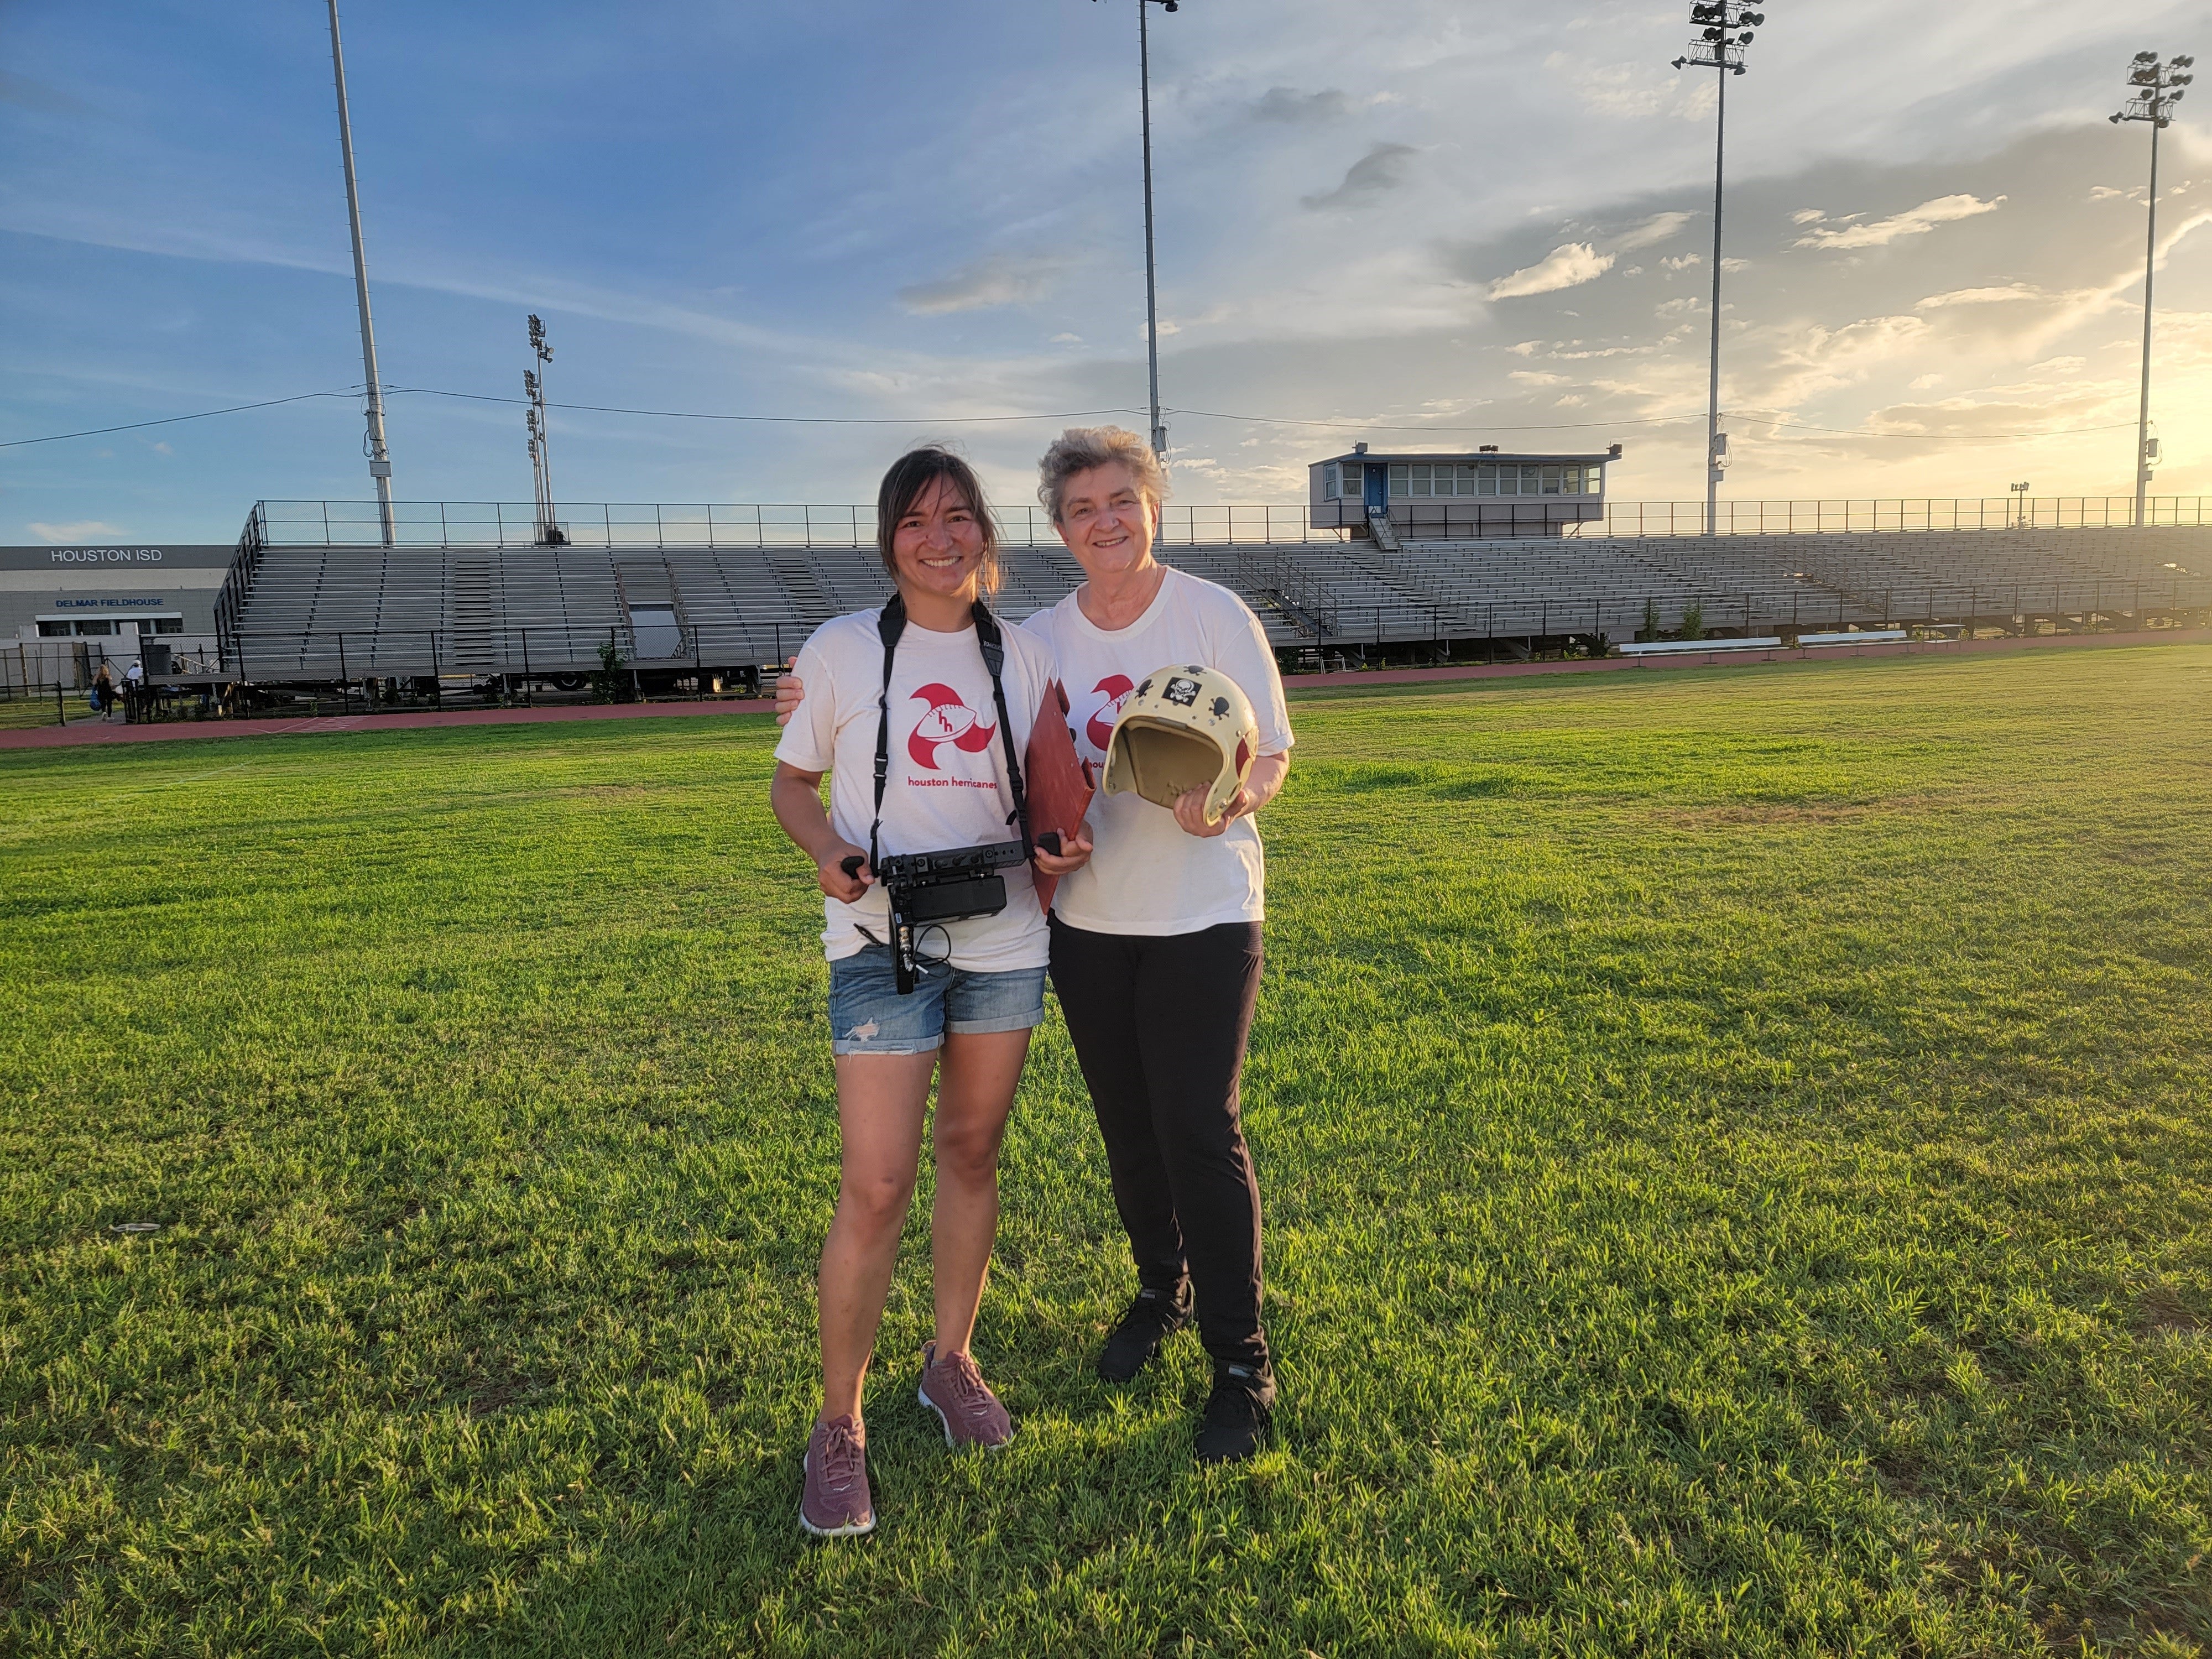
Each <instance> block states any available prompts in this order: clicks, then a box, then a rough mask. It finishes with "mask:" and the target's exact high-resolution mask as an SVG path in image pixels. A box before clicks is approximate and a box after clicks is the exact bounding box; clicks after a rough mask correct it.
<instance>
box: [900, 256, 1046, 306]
mask: <svg viewBox="0 0 2212 1659" xmlns="http://www.w3.org/2000/svg"><path fill="white" fill-rule="evenodd" d="M1066 269H1067V261H1066V259H1065V258H1060V256H1058V255H1056V254H1030V255H1028V256H1026V257H1022V258H1017V257H1015V256H1014V255H1012V254H1006V253H994V254H990V255H987V257H985V258H981V259H978V260H976V261H975V263H974V264H969V265H965V266H963V267H962V268H961V269H960V270H956V271H954V272H952V273H951V275H950V276H940V277H939V278H938V279H937V280H936V281H935V282H933V283H915V284H913V285H912V286H911V287H908V288H902V289H900V290H899V295H898V297H899V303H900V304H901V305H902V306H904V307H906V308H907V309H908V311H910V312H913V313H915V315H916V316H919V317H940V316H943V315H945V313H947V312H953V311H981V310H983V309H985V308H987V307H991V306H1013V305H1028V304H1030V303H1031V302H1032V301H1037V300H1041V299H1042V298H1043V297H1044V296H1045V295H1047V294H1048V293H1049V292H1051V290H1052V286H1053V284H1054V283H1055V282H1056V281H1058V280H1059V277H1060V273H1061V272H1062V271H1064V270H1066Z"/></svg>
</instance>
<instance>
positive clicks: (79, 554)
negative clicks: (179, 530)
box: [0, 544, 238, 685]
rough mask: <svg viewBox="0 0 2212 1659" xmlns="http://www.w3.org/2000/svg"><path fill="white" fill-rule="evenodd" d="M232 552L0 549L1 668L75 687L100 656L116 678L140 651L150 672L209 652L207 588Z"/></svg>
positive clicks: (28, 679) (18, 677) (211, 594)
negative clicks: (4, 660) (4, 657)
mask: <svg viewBox="0 0 2212 1659" xmlns="http://www.w3.org/2000/svg"><path fill="white" fill-rule="evenodd" d="M237 556H238V550H237V549H236V548H234V547H223V546H180V545H177V544H168V545H165V546H161V547H115V546H107V545H100V546H85V547H0V651H4V653H5V654H6V657H7V659H8V660H7V662H6V664H5V665H4V668H0V673H4V674H5V676H6V678H9V680H11V681H15V682H19V683H28V684H54V683H56V682H59V683H60V684H64V685H84V684H89V683H90V680H91V678H92V676H94V674H97V673H98V672H99V671H100V664H101V663H103V662H105V663H106V664H107V665H109V666H110V667H111V668H112V670H113V671H114V672H115V675H116V676H117V678H121V676H122V675H123V673H124V671H125V670H126V669H128V668H129V667H130V665H131V663H133V662H134V661H137V660H138V659H140V657H141V656H142V655H143V656H144V657H145V658H146V659H147V667H148V668H149V670H150V671H153V672H155V673H167V672H168V671H170V669H171V667H172V665H173V664H174V663H175V662H176V661H178V660H179V659H183V658H185V657H187V656H193V655H197V654H200V653H205V654H208V655H212V654H214V652H215V649H216V617H215V602H216V594H217V593H218V592H221V590H222V582H223V578H224V577H225V576H226V575H227V574H229V570H230V566H231V562H232V560H234V558H236V557H237ZM149 647H153V648H152V649H149Z"/></svg>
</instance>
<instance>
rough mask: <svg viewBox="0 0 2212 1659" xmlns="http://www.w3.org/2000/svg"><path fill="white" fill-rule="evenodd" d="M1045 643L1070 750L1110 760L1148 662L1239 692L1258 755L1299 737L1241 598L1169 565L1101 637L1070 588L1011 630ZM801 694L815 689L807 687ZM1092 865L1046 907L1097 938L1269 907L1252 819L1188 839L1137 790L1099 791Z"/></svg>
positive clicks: (1189, 925)
mask: <svg viewBox="0 0 2212 1659" xmlns="http://www.w3.org/2000/svg"><path fill="white" fill-rule="evenodd" d="M1018 631H1020V632H1023V633H1027V634H1034V635H1037V636H1038V637H1040V638H1041V639H1042V640H1044V641H1047V642H1048V644H1049V646H1050V647H1051V652H1052V659H1053V660H1054V662H1055V663H1057V664H1058V665H1059V667H1060V684H1062V685H1064V686H1066V689H1067V700H1068V720H1069V721H1070V723H1071V725H1072V726H1073V730H1074V733H1075V752H1076V753H1077V754H1079V755H1081V756H1083V757H1085V758H1086V759H1088V760H1091V761H1092V762H1094V763H1097V765H1098V766H1099V767H1100V768H1101V769H1103V767H1104V766H1105V763H1106V744H1107V742H1108V740H1109V738H1111V737H1112V735H1113V731H1114V718H1115V715H1116V714H1119V713H1120V712H1121V705H1122V703H1123V702H1125V701H1127V697H1128V695H1129V693H1130V691H1131V690H1133V688H1134V687H1135V685H1136V684H1137V682H1138V681H1139V680H1141V679H1143V678H1145V676H1146V675H1147V674H1149V673H1151V672H1152V671H1153V670H1154V669H1156V668H1164V667H1167V666H1169V665H1171V664H1174V663H1200V664H1202V665H1205V666H1206V667H1208V668H1216V669H1219V670H1220V671H1222V672H1223V673H1225V674H1226V675H1228V676H1229V678H1231V679H1232V680H1235V681H1236V682H1237V684H1238V685H1240V686H1242V687H1243V689H1244V695H1245V696H1248V697H1249V698H1250V699H1251V700H1252V712H1253V714H1255V715H1256V716H1257V717H1258V719H1259V722H1260V753H1261V754H1262V755H1279V754H1283V753H1285V751H1286V750H1289V748H1290V746H1291V744H1292V743H1293V742H1294V741H1295V740H1296V739H1294V738H1292V737H1291V716H1290V711H1289V709H1288V708H1285V706H1284V703H1283V679H1282V676H1281V675H1280V674H1279V672H1277V671H1276V668H1275V653H1273V651H1271V650H1269V649H1268V648H1267V635H1266V634H1265V633H1264V632H1263V631H1262V630H1261V627H1260V619H1259V618H1258V617H1255V616H1254V615H1253V614H1252V612H1251V611H1250V609H1249V607H1247V606H1246V605H1245V603H1244V601H1243V600H1242V599H1238V598H1237V596H1236V595H1235V594H1234V593H1232V592H1230V591H1229V590H1228V589H1227V588H1225V587H1220V586H1216V585H1215V584H1214V583H1212V582H1209V581H1203V580H1200V579H1199V578H1198V577H1196V576H1192V575H1187V574H1184V573H1183V572H1182V571H1180V570H1176V569H1175V568H1170V569H1169V570H1168V572H1167V574H1166V577H1165V579H1164V580H1162V581H1161V583H1160V591H1159V592H1158V593H1156V594H1155V595H1153V597H1152V604H1150V605H1147V606H1146V607H1145V614H1144V615H1143V616H1141V617H1138V618H1137V620H1136V621H1135V622H1133V623H1130V624H1129V626H1127V628H1123V629H1116V630H1115V631H1114V632H1111V633H1109V632H1108V631H1107V630H1105V629H1103V628H1100V627H1098V626H1097V624H1096V623H1093V622H1092V621H1091V619H1090V618H1089V617H1086V616H1085V615H1084V614H1083V608H1082V606H1081V605H1078V604H1077V603H1076V597H1075V595H1074V594H1073V593H1070V594H1069V595H1068V596H1067V597H1066V599H1062V600H1061V601H1060V603H1059V604H1058V605H1054V606H1053V608H1052V609H1051V610H1049V611H1038V612H1037V613H1036V615H1035V616H1033V617H1030V619H1029V620H1028V621H1027V622H1024V623H1023V624H1022V625H1021V629H1019V630H1018ZM806 695H807V696H810V697H811V696H813V695H814V683H813V682H812V681H811V680H810V681H808V682H807V687H806ZM1091 840H1092V842H1094V843H1095V845H1096V847H1097V850H1096V851H1095V852H1093V853H1092V854H1091V862H1090V863H1089V864H1087V865H1085V866H1084V867H1083V868H1082V869H1080V870H1079V871H1077V872H1075V873H1074V874H1073V875H1072V876H1068V877H1066V878H1063V879H1062V880H1061V882H1060V887H1059V890H1057V891H1056V892H1055V893H1054V895H1053V906H1052V908H1053V909H1054V911H1055V912H1057V913H1058V915H1059V916H1060V920H1061V921H1064V922H1066V923H1067V924H1069V925H1070V926H1071V927H1083V928H1088V929H1090V930H1091V932H1093V933H1146V934H1154V935H1162V934H1170V933H1197V932H1198V931H1199V930H1200V929H1201V928H1206V927H1217V926H1218V925H1219V924H1220V923H1222V922H1225V921H1261V919H1262V918H1263V917H1264V916H1265V915H1266V910H1267V902H1266V900H1267V860H1266V858H1265V855H1264V854H1262V852H1261V847H1260V829H1259V826H1258V825H1257V824H1256V823H1254V822H1253V821H1252V819H1250V818H1249V817H1240V818H1238V819H1237V821H1236V822H1235V823H1231V825H1230V826H1229V828H1228V829H1225V831H1223V832H1222V833H1221V834H1220V835H1218V836H1210V837H1209V836H1192V835H1186V834H1184V833H1183V830H1182V827H1181V826H1180V825H1179V824H1177V823H1176V819H1175V814H1174V813H1173V812H1172V811H1169V810H1168V809H1167V808H1166V807H1164V806H1155V805H1152V802H1150V801H1148V800H1146V799H1144V798H1143V797H1142V796H1139V795H1134V794H1128V793H1123V794H1119V795H1109V794H1108V793H1105V791H1104V790H1103V789H1102V790H1100V791H1099V793H1098V794H1097V796H1096V797H1094V798H1093V799H1092V800H1091Z"/></svg>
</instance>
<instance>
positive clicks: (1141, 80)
mask: <svg viewBox="0 0 2212 1659" xmlns="http://www.w3.org/2000/svg"><path fill="white" fill-rule="evenodd" d="M1152 6H1158V8H1159V9H1161V10H1163V11H1175V10H1177V9H1180V7H1179V0H1137V100H1138V106H1139V109H1140V110H1141V111H1142V116H1143V125H1144V133H1145V357H1146V363H1147V365H1148V366H1149V368H1151V371H1152V453H1153V454H1155V455H1160V456H1164V455H1166V453H1168V429H1167V428H1166V427H1165V426H1164V425H1162V424H1161V423H1160V301H1159V278H1158V263H1157V261H1156V260H1155V259H1154V258H1153V252H1152V29H1151V15H1150V13H1149V12H1148V10H1147V8H1148V7H1152Z"/></svg>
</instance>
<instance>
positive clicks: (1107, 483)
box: [1054, 461, 1159, 576]
mask: <svg viewBox="0 0 2212 1659" xmlns="http://www.w3.org/2000/svg"><path fill="white" fill-rule="evenodd" d="M1054 527H1055V528H1056V529H1058V530H1059V532H1060V540H1062V541H1064V542H1066V544H1067V550H1068V551H1069V552H1071V553H1073V554H1074V555H1075V562H1077V563H1078V564H1079V565H1081V566H1082V567H1083V569H1084V574H1085V575H1091V576H1099V575H1110V574H1117V573H1120V572H1121V571H1127V570H1138V569H1141V568H1144V567H1145V566H1146V565H1148V564H1150V563H1151V562H1152V537H1153V534H1154V532H1157V531H1158V528H1159V508H1158V507H1156V506H1155V505H1153V504H1152V502H1150V501H1146V499H1145V492H1144V490H1143V489H1142V488H1141V487H1140V486H1139V483H1138V482H1137V476H1136V474H1135V473H1133V472H1132V471H1130V470H1129V469H1128V468H1127V466H1125V465H1122V464H1121V462H1119V461H1109V462H1108V463H1107V464H1106V465H1103V466H1094V467H1092V468H1091V469H1090V470H1089V471H1084V472H1078V473H1076V474H1075V475H1073V477H1070V478H1069V479H1068V480H1067V482H1066V483H1065V484H1063V485H1062V486H1061V487H1060V522H1059V523H1058V525H1057V526H1054Z"/></svg>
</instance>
